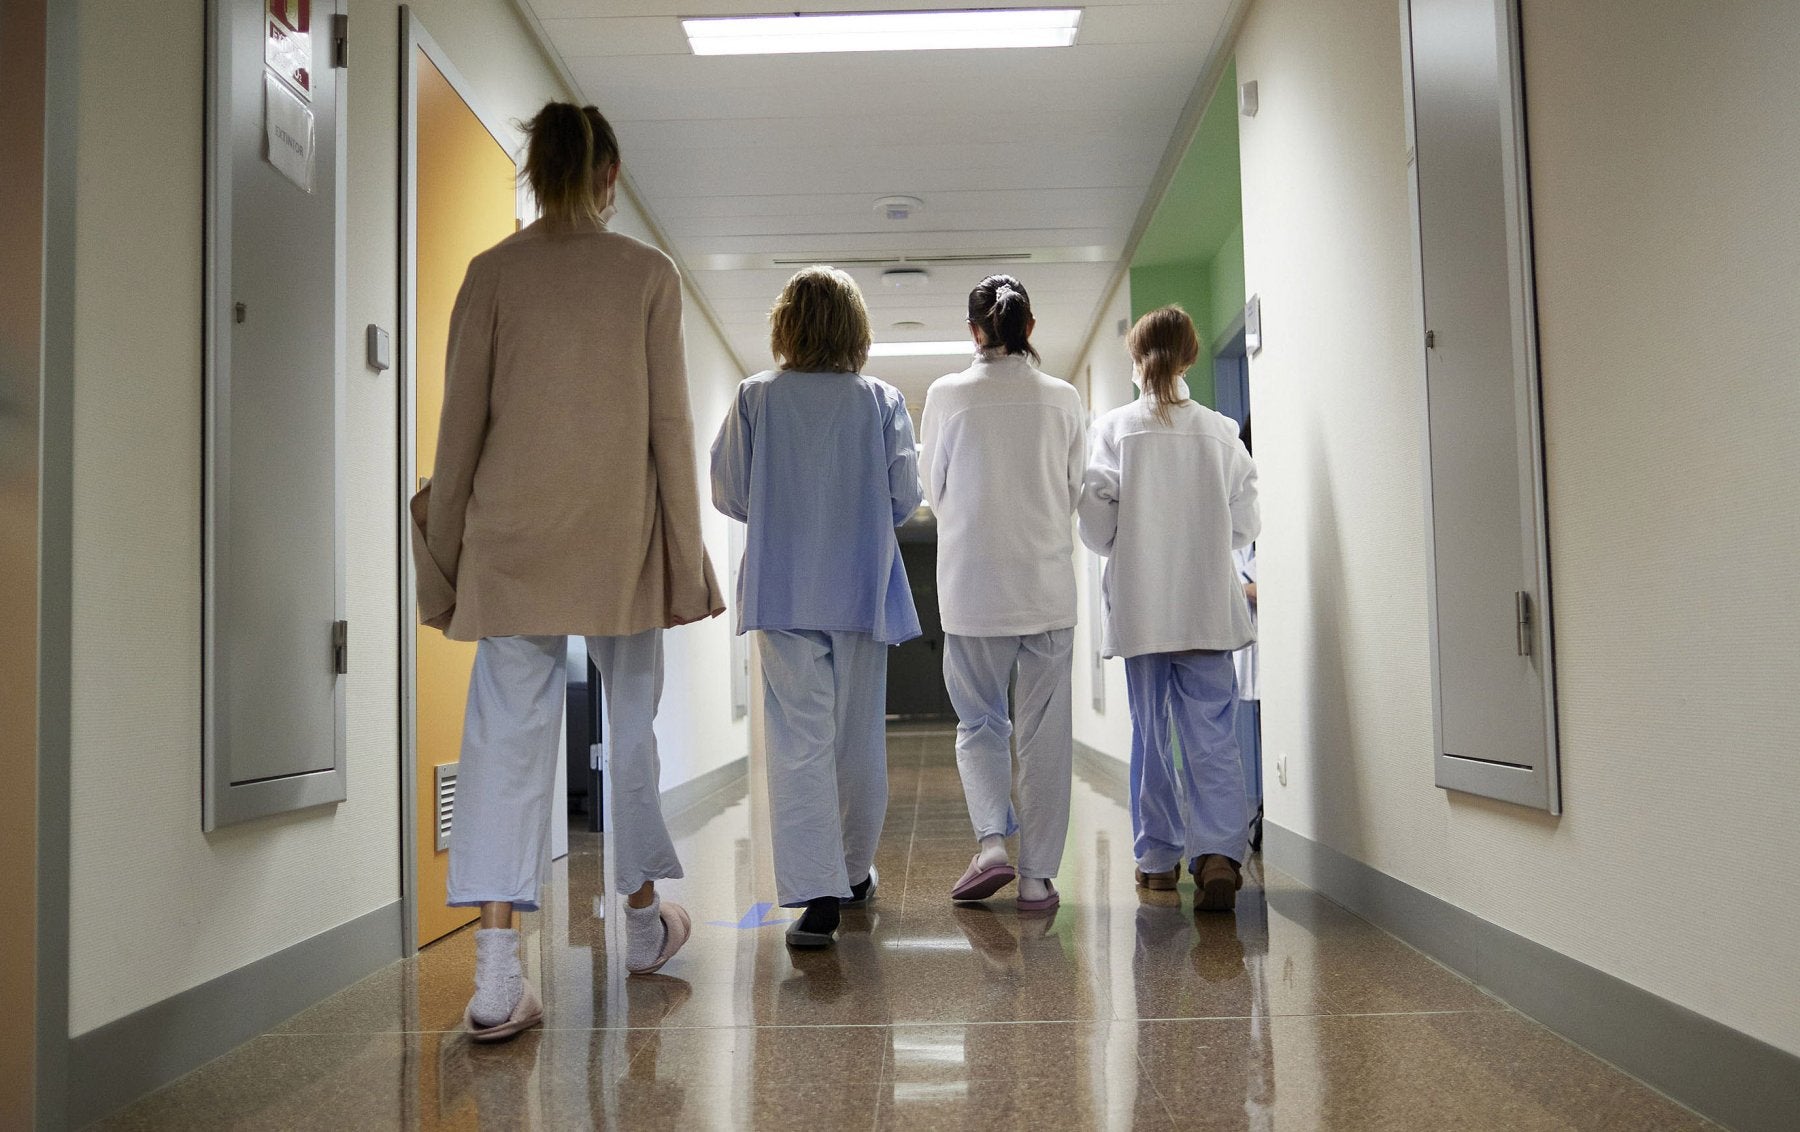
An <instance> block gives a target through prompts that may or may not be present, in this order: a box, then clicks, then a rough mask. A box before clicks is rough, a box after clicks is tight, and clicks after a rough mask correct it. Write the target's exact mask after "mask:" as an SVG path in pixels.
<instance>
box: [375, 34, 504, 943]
mask: <svg viewBox="0 0 1800 1132" xmlns="http://www.w3.org/2000/svg"><path fill="white" fill-rule="evenodd" d="M420 52H423V53H424V55H425V57H426V58H427V59H429V60H431V65H432V66H434V67H436V68H437V70H438V73H439V74H441V75H443V76H444V78H445V80H446V81H448V82H449V83H450V87H451V89H452V90H454V91H456V93H457V94H458V95H459V96H460V97H461V98H462V100H463V102H464V103H465V104H467V106H468V107H469V109H470V111H472V112H473V113H474V115H475V117H476V119H477V120H478V121H479V122H480V123H481V124H482V126H483V127H484V128H486V130H487V132H488V133H489V134H490V135H492V136H493V139H494V141H495V142H497V143H498V144H499V146H500V148H501V149H503V150H505V151H506V152H507V153H510V154H513V164H514V168H515V170H516V169H517V166H518V152H517V150H518V139H517V137H516V135H515V134H514V133H513V131H511V130H509V129H507V128H506V125H505V123H503V122H502V121H500V120H499V119H497V118H494V117H493V116H492V115H490V114H488V113H486V112H485V111H484V110H483V109H482V107H481V104H480V100H479V99H478V98H477V97H476V95H475V90H474V88H473V87H472V86H471V85H470V84H469V82H468V80H466V79H465V78H463V75H462V72H461V71H459V70H457V68H456V64H454V63H452V62H451V61H450V56H449V55H448V54H447V53H446V52H445V51H444V49H443V47H441V46H440V45H439V44H438V42H437V40H435V39H433V38H432V37H431V33H430V32H428V31H426V30H425V25H424V24H422V23H421V22H420V21H419V17H418V16H417V15H416V14H414V12H413V10H412V7H411V5H408V4H402V5H401V6H400V178H399V185H400V224H399V229H400V262H399V267H400V270H399V273H398V274H399V284H400V302H399V317H398V320H397V330H396V333H395V337H396V339H397V340H398V341H397V342H396V347H397V348H396V350H395V352H394V357H395V361H396V362H397V365H398V373H397V375H396V380H395V387H396V389H397V390H398V395H399V398H400V412H399V421H400V447H399V453H400V492H399V498H398V499H397V500H396V501H395V502H396V504H397V508H396V519H397V527H396V531H397V534H398V542H399V558H400V563H399V565H400V572H399V577H400V614H401V615H400V619H399V620H400V654H399V655H400V800H401V805H400V903H401V917H402V922H401V931H400V942H401V953H402V954H403V955H408V956H410V955H414V954H416V953H417V952H418V950H419V940H418V933H419V886H418V870H419V862H418V857H417V844H418V843H417V837H418V814H417V805H416V796H417V793H418V765H417V764H418V753H419V735H418V710H419V694H418V678H419V670H418V664H419V658H418V628H419V627H418V624H417V618H416V617H414V616H413V611H414V610H416V609H417V608H418V597H417V582H418V580H417V576H416V574H415V572H414V570H413V560H412V537H411V527H410V521H411V518H410V517H411V511H410V509H409V504H410V503H411V501H412V496H413V492H414V490H415V486H414V485H415V484H417V482H418V478H419V453H418V443H417V435H418V413H419V407H418V396H417V374H418V360H419V343H418V334H417V327H418V313H419V309H418V304H419V280H418V260H417V256H418V251H419V191H418V189H419V186H418V166H419V149H418V143H419V73H418V69H417V67H415V66H414V64H413V60H414V59H415V58H416V57H417V56H418V54H419V53H420ZM513 215H514V217H515V218H520V217H523V216H524V212H523V210H522V209H521V208H520V207H519V204H518V199H517V197H516V196H515V205H514V212H513Z"/></svg>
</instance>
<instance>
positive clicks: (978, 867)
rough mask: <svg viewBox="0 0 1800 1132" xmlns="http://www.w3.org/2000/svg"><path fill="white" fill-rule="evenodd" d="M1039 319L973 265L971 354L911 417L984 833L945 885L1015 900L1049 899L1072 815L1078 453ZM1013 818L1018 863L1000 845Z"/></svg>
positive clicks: (955, 691)
mask: <svg viewBox="0 0 1800 1132" xmlns="http://www.w3.org/2000/svg"><path fill="white" fill-rule="evenodd" d="M1036 325H1037V320H1036V319H1035V318H1033V317H1032V314H1031V298H1030V296H1029V295H1028V294H1026V291H1025V287H1024V285H1023V284H1021V283H1020V282H1019V281H1018V280H1017V279H1014V278H1013V277H1012V276H1010V275H993V276H989V277H988V278H986V279H983V280H982V281H981V283H980V284H979V285H978V286H977V287H976V288H975V289H974V290H973V291H971V292H969V331H970V334H971V335H972V336H973V338H974V340H975V345H976V347H977V349H978V353H977V355H976V357H975V360H974V364H972V365H971V366H970V367H969V368H968V369H966V370H963V371H962V372H961V373H953V374H950V375H948V376H946V377H941V378H939V379H938V380H936V381H935V382H933V383H932V384H931V388H930V390H928V391H927V393H926V395H925V410H924V414H923V419H922V421H921V425H920V438H921V441H922V443H923V448H924V451H923V455H922V458H921V465H922V472H923V476H922V478H923V479H924V484H925V496H926V498H927V499H928V500H930V502H931V507H932V510H933V511H934V512H935V514H936V516H937V524H938V557H937V574H938V611H939V616H940V618H941V619H942V622H943V626H944V633H945V641H944V683H945V686H946V687H947V689H948V690H949V693H950V700H951V703H952V704H954V705H955V708H956V715H957V720H958V723H957V728H956V765H957V769H958V770H959V771H961V773H962V782H963V794H964V797H965V799H966V800H967V802H968V804H969V820H970V822H971V823H972V824H973V825H974V827H975V837H976V840H977V842H978V843H979V849H978V851H977V852H976V854H975V857H974V859H973V860H972V861H970V862H969V867H968V870H967V871H965V872H964V873H963V875H962V877H961V879H959V880H958V881H957V882H956V884H955V885H954V886H952V888H951V891H950V896H951V899H953V900H985V899H986V898H988V897H990V896H992V895H994V894H995V893H997V892H999V891H1000V890H1001V889H1002V888H1004V887H1006V885H1007V884H1009V883H1011V881H1012V880H1013V879H1014V877H1015V876H1016V877H1017V878H1018V879H1019V899H1018V907H1019V910H1020V911H1025V912H1045V911H1048V910H1050V909H1053V908H1055V907H1056V905H1057V903H1058V900H1059V897H1058V896H1057V892H1056V885H1055V884H1054V883H1053V879H1052V878H1054V877H1055V876H1056V873H1057V870H1058V869H1060V868H1061V866H1062V854H1063V842H1064V841H1065V839H1066V837H1067V834H1068V827H1069V779H1070V774H1071V771H1072V767H1071V762H1072V754H1073V749H1074V741H1073V731H1072V721H1071V714H1070V712H1071V708H1070V701H1071V691H1070V669H1071V658H1072V655H1073V645H1074V635H1075V629H1074V626H1075V566H1074V549H1075V539H1074V534H1073V525H1074V524H1073V523H1072V522H1071V521H1070V520H1071V516H1072V515H1073V514H1074V511H1075V500H1076V498H1077V496H1078V495H1079V494H1080V491H1081V476H1082V471H1083V464H1084V457H1085V451H1084V449H1085V437H1084V435H1083V433H1084V426H1083V421H1082V416H1083V414H1082V407H1081V395H1080V394H1079V393H1077V392H1076V391H1075V387H1074V386H1072V385H1070V384H1069V383H1068V382H1066V381H1063V380H1061V379H1059V378H1055V377H1050V376H1048V375H1046V374H1043V373H1040V372H1039V371H1038V370H1037V368H1036V367H1035V366H1033V364H1032V363H1033V362H1035V361H1038V360H1039V359H1038V352H1037V351H1036V350H1035V349H1033V348H1032V345H1031V332H1032V330H1033V328H1034V327H1036ZM1015 675H1016V677H1017V692H1016V694H1015V696H1014V699H1013V704H1012V707H1011V709H1010V710H1009V708H1008V702H1007V689H1008V687H1009V685H1011V684H1012V682H1013V680H1014V677H1015ZM1015 733H1016V734H1017V736H1018V747H1019V755H1018V757H1019V770H1018V798H1017V801H1016V804H1015V801H1014V798H1013V755H1012V749H1011V740H1012V738H1013V736H1014V734H1015ZM1015 833H1017V834H1018V835H1019V839H1020V840H1019V865H1018V868H1017V869H1016V870H1015V869H1014V868H1013V866H1012V865H1011V864H1010V863H1009V862H1008V860H1007V853H1006V839H1007V838H1008V837H1010V836H1012V835H1013V834H1015Z"/></svg>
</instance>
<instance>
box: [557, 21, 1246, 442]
mask: <svg viewBox="0 0 1800 1132" xmlns="http://www.w3.org/2000/svg"><path fill="white" fill-rule="evenodd" d="M527 2H528V3H529V6H530V8H531V9H532V11H533V12H534V14H535V15H536V16H537V18H538V21H539V22H540V24H541V26H542V28H543V32H544V34H545V36H546V37H547V38H548V40H549V42H548V45H547V46H548V47H549V49H550V50H551V51H552V52H553V53H555V54H557V55H559V56H560V57H561V59H562V61H563V63H564V65H565V66H566V67H567V69H568V71H569V73H570V74H571V75H572V76H573V78H574V80H575V82H576V83H577V84H578V85H579V86H580V88H581V91H582V93H583V94H584V95H585V96H586V97H587V98H588V99H590V100H591V101H593V102H594V103H595V104H596V105H598V106H599V107H600V108H601V110H602V111H603V112H604V113H605V114H606V116H607V117H608V118H609V119H610V120H611V121H612V123H613V126H614V128H615V129H616V130H617V131H618V134H619V143H620V146H621V148H622V149H623V151H624V157H625V165H626V168H627V170H628V171H629V173H630V175H631V178H632V180H633V182H634V184H635V185H636V187H637V189H638V191H639V193H640V195H641V196H642V198H643V202H644V204H645V205H646V207H647V208H648V209H649V210H650V212H651V213H652V214H653V215H654V216H655V218H656V220H657V222H658V223H659V224H660V225H661V226H662V228H663V230H664V232H665V233H666V234H667V236H668V237H669V239H670V240H671V241H672V242H673V243H674V245H675V250H676V252H677V254H678V255H679V257H680V258H681V259H682V260H683V262H684V264H685V266H686V267H687V268H688V270H689V272H690V275H691V278H692V280H693V282H694V284H695V286H696V287H698V289H699V290H700V292H701V294H702V295H704V296H705V297H706V299H707V301H708V302H709V303H710V304H711V305H712V307H713V308H714V310H715V311H716V312H717V314H718V316H719V319H720V321H721V323H722V324H723V326H724V329H725V333H726V335H727V337H728V338H729V339H730V341H731V344H732V348H733V349H734V350H735V351H736V352H737V354H738V356H739V358H740V359H742V360H743V362H744V363H745V364H746V365H748V366H750V367H751V368H759V367H762V366H765V365H768V364H769V358H768V328H767V322H766V320H765V316H766V314H767V312H768V308H769V305H770V303H771V302H772V301H773V300H774V297H775V294H776V292H777V291H779V290H780V288H781V285H782V283H784V282H785V281H786V280H787V278H788V276H789V275H790V274H792V272H793V271H794V270H795V268H794V267H792V266H777V265H776V263H775V262H774V261H775V260H777V259H780V260H801V261H806V262H813V261H816V262H823V263H838V264H839V265H840V266H845V267H846V268H847V269H848V270H849V271H850V272H851V274H852V275H854V276H855V277H856V279H857V282H858V283H860V284H861V286H862V288H863V292H864V294H865V295H866V296H867V298H868V301H869V309H870V315H871V317H872V319H873V322H874V331H875V338H876V341H904V340H946V339H953V338H960V337H963V336H964V335H966V334H967V329H966V327H965V325H964V320H965V318H966V309H965V304H966V302H967V298H968V292H969V289H970V288H971V287H973V286H974V285H975V284H976V283H977V282H979V281H980V280H981V278H982V277H983V276H985V275H989V274H992V273H993V272H995V271H1007V272H1009V273H1011V274H1013V275H1016V276H1017V277H1018V278H1019V279H1020V280H1021V281H1022V282H1023V283H1024V284H1025V286H1026V289H1027V290H1028V291H1029V292H1030V293H1031V298H1032V306H1033V308H1034V311H1035V313H1036V315H1037V318H1038V329H1037V333H1036V335H1035V336H1034V338H1033V341H1034V343H1035V344H1036V345H1037V347H1038V349H1039V350H1040V351H1041V352H1042V353H1043V355H1044V365H1045V368H1046V369H1047V370H1048V371H1049V372H1052V373H1058V374H1061V375H1063V376H1073V375H1072V374H1070V373H1069V372H1068V371H1069V369H1070V367H1072V366H1073V365H1074V364H1075V361H1076V352H1077V351H1078V350H1079V349H1080V346H1081V342H1082V340H1083V338H1084V337H1085V336H1086V334H1087V331H1088V328H1089V326H1090V325H1091V323H1092V321H1093V319H1094V317H1095V316H1096V312H1097V310H1098V307H1099V304H1100V303H1101V302H1102V301H1103V300H1104V298H1105V295H1104V294H1103V291H1104V290H1105V288H1106V285H1107V283H1108V282H1109V281H1110V280H1111V278H1112V276H1113V273H1114V271H1115V270H1116V269H1117V267H1118V261H1119V259H1120V257H1121V255H1123V254H1124V252H1125V250H1126V244H1127V242H1128V241H1129V239H1130V237H1131V233H1132V228H1133V225H1134V223H1135V222H1136V221H1137V218H1138V213H1139V210H1140V209H1141V207H1142V206H1143V203H1144V200H1145V197H1146V195H1147V194H1148V193H1149V191H1150V190H1151V187H1152V183H1153V181H1154V180H1155V178H1156V175H1157V171H1158V168H1159V166H1160V165H1161V163H1162V161H1163V158H1164V154H1165V152H1166V151H1167V150H1168V149H1169V145H1170V141H1171V135H1172V134H1173V133H1174V131H1175V129H1176V127H1177V122H1178V119H1180V117H1181V114H1182V111H1183V108H1184V106H1186V104H1187V102H1188V99H1189V96H1190V95H1191V94H1192V92H1193V89H1194V85H1195V83H1196V81H1197V80H1198V79H1199V77H1200V74H1201V72H1202V71H1203V70H1204V69H1205V67H1206V65H1207V62H1208V59H1207V53H1208V51H1209V49H1210V48H1211V47H1212V45H1213V44H1214V42H1215V40H1216V39H1217V38H1218V35H1219V32H1220V29H1221V26H1222V24H1223V23H1224V21H1225V20H1226V18H1227V16H1228V14H1229V12H1230V9H1231V0H1160V2H1152V3H1114V2H1112V0H1088V2H1087V3H1086V4H1085V8H1086V11H1085V12H1084V14H1083V16H1082V19H1081V33H1080V37H1079V39H1078V40H1077V42H1076V45H1075V46H1074V47H1072V48H1058V49H1039V50H1009V51H934V52H898V53H894V54H891V55H889V54H876V53H868V54H842V55H785V56H711V57H698V56H695V55H693V54H691V53H690V52H689V51H688V47H687V41H686V38H685V36H683V34H682V31H681V25H680V23H679V22H678V20H677V17H678V16H711V15H744V14H766V13H769V12H770V11H772V10H779V11H783V12H787V11H805V12H843V11H889V10H898V9H905V8H920V9H927V10H929V9H932V8H946V7H956V6H958V5H956V4H955V3H943V2H940V3H931V2H930V0H926V2H924V3H919V2H917V0H913V2H908V0H825V2H823V3H820V2H818V0H782V2H781V3H779V4H777V3H775V2H774V0H527ZM1052 2H1054V0H1052ZM968 6H977V5H974V4H971V5H968ZM979 6H980V7H1024V6H1030V5H1029V4H1028V3H1025V2H1022V0H981V2H980V3H979ZM890 194H903V195H908V196H915V197H919V198H921V199H923V200H924V202H925V207H924V209H923V211H921V212H920V213H919V214H918V215H916V216H915V217H914V218H913V219H911V220H908V221H903V222H890V221H887V220H885V219H883V218H881V217H879V216H877V215H876V213H875V209H874V203H875V200H876V198H877V197H881V196H886V195H890ZM1001 253H1008V254H1011V253H1028V254H1029V256H1030V258H1029V259H1027V260H1025V261H1022V262H1003V261H1000V260H997V259H994V260H990V259H980V258H978V259H976V260H969V261H960V262H956V263H948V264H946V263H935V264H932V263H928V264H927V266H928V268H929V270H930V273H931V279H930V284H929V286H928V287H926V288H923V289H919V290H907V291H898V290H892V289H887V288H884V286H883V284H882V283H881V279H880V275H881V268H882V266H883V263H892V262H897V261H898V260H900V259H901V258H903V257H911V258H915V259H925V260H930V259H931V258H932V257H934V256H937V257H941V256H945V255H958V256H970V255H973V256H977V257H986V256H994V255H997V254H1001ZM846 259H859V260H870V259H873V260H877V261H882V262H877V263H874V264H869V265H867V266H852V265H849V264H846V263H844V261H845V260H846ZM902 320H917V321H922V322H923V323H925V326H924V328H923V329H916V330H910V331H902V330H896V329H894V328H893V324H894V323H895V322H899V321H902ZM962 365H963V362H962V361H961V360H959V359H957V358H954V357H933V358H877V359H873V360H871V362H870V363H869V367H868V370H869V372H870V373H873V374H875V375H876V376H879V377H883V378H886V379H887V380H889V381H892V382H894V383H895V384H896V385H898V386H899V387H900V388H901V389H902V390H903V391H904V392H905V393H906V396H907V401H908V402H909V404H911V405H912V407H913V408H914V411H915V412H916V411H917V408H918V405H919V404H920V403H921V402H922V401H923V398H924V391H925V386H926V384H928V383H929V382H930V381H931V379H932V378H935V377H937V376H938V375H940V374H943V373H947V372H950V371H953V370H957V369H960V368H962Z"/></svg>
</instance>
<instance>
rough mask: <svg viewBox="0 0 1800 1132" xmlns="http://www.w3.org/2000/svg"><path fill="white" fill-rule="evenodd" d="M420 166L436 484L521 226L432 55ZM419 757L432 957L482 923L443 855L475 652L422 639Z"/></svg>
mask: <svg viewBox="0 0 1800 1132" xmlns="http://www.w3.org/2000/svg"><path fill="white" fill-rule="evenodd" d="M415 63H416V64H417V65H416V67H415V70H414V72H413V73H414V74H416V75H417V76H418V107H419V110H418V131H417V134H416V136H417V139H418V163H417V165H416V166H415V168H416V170H417V181H418V183H417V185H416V187H415V194H416V196H415V199H416V202H417V204H416V209H417V218H418V221H417V222H418V242H417V244H416V245H415V246H416V248H417V255H418V260H417V262H416V263H415V265H414V271H415V278H416V279H417V280H418V309H417V313H416V315H415V320H414V323H413V326H414V333H415V334H416V335H417V346H418V367H417V372H416V374H415V380H416V382H417V387H416V389H415V390H414V404H415V405H416V406H417V410H418V414H417V415H418V435H417V437H416V444H417V448H416V451H417V452H418V474H419V476H420V477H421V478H424V477H429V476H430V475H431V469H432V465H433V462H434V459H435V457H436V455H437V433H438V416H439V414H440V413H441V412H442V411H443V405H444V347H445V343H446V342H447V341H448V339H449V334H450V311H451V308H452V307H453V306H454V305H455V303H456V292H457V290H458V288H460V287H461V286H462V280H463V272H464V271H465V270H467V268H468V266H469V260H471V259H473V258H474V257H475V256H476V255H477V254H478V253H480V252H482V251H485V250H486V249H488V248H490V247H492V246H493V245H494V244H496V243H498V242H499V241H501V240H503V239H505V238H506V237H507V236H508V235H510V234H511V233H512V232H513V231H514V230H515V229H516V228H517V226H518V224H517V219H516V201H517V197H516V195H515V191H514V184H515V182H514V179H513V178H514V173H515V169H514V166H513V160H512V157H511V156H510V155H508V153H507V152H506V150H505V149H504V148H502V146H501V145H500V143H499V142H498V141H496V140H495V139H494V136H493V135H492V134H490V133H488V131H487V127H486V126H484V125H482V123H481V119H480V118H478V117H477V116H476V115H475V112H474V111H473V110H471V109H470V108H469V104H468V103H467V102H464V101H463V99H462V96H461V95H460V94H458V93H457V92H456V89H455V88H454V87H452V86H451V85H450V82H449V80H447V79H446V78H445V77H444V75H443V72H441V71H439V70H438V69H437V67H436V66H435V65H434V64H433V63H432V62H431V59H430V58H429V57H428V56H427V55H426V54H425V53H424V52H423V51H419V52H418V53H417V58H416V59H415ZM418 633H419V641H418V668H417V681H418V685H417V689H416V691H417V695H416V697H415V699H414V703H415V704H416V707H415V709H414V710H415V711H417V712H418V718H417V720H416V721H415V722H416V724H417V727H416V731H415V734H416V735H417V736H418V752H417V755H416V767H415V770H416V772H417V776H416V779H415V781H416V782H417V783H418V796H417V798H416V799H415V800H414V804H415V805H416V806H417V807H418V821H417V823H416V829H417V830H418V844H417V846H416V847H415V851H416V853H417V863H418V868H417V871H416V874H415V875H416V877H417V884H418V908H419V922H418V925H417V926H418V941H419V945H420V946H421V947H422V946H424V945H425V944H427V943H430V942H431V941H432V940H435V939H438V938H440V937H442V936H444V935H446V934H448V933H450V932H452V931H455V930H456V929H457V928H459V927H461V926H462V925H464V924H466V923H468V922H469V921H470V920H473V919H474V918H475V915H476V910H475V909H473V908H446V907H445V906H444V885H445V880H446V874H447V872H448V870H449V864H450V862H449V857H450V854H449V852H448V851H447V850H446V851H440V850H439V849H438V848H437V774H436V770H437V767H438V766H439V765H440V764H444V763H454V762H456V761H457V758H458V756H459V754H460V750H461V746H462V727H463V704H464V700H465V699H466V697H467V695H468V690H469V668H470V666H471V665H472V664H473V663H474V661H475V646H474V645H472V644H468V643H465V642H461V641H451V640H447V639H445V637H444V635H443V634H442V633H440V632H438V631H437V630H436V629H426V628H423V627H421V628H420V629H419V630H418ZM452 836H454V831H453V832H452Z"/></svg>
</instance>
